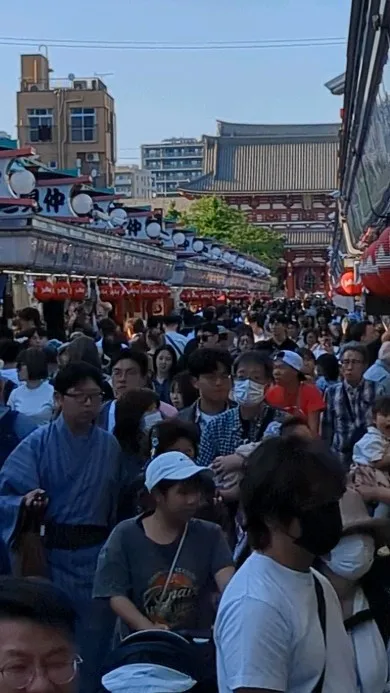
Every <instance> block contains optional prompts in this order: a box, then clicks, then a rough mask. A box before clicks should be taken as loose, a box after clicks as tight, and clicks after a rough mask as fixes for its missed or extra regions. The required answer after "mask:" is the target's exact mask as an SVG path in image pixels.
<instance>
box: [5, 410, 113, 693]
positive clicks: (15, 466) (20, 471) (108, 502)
mask: <svg viewBox="0 0 390 693" xmlns="http://www.w3.org/2000/svg"><path fill="white" fill-rule="evenodd" d="M120 484H121V463H120V447H119V445H118V443H117V441H116V439H115V438H114V437H113V436H112V435H111V434H110V433H107V432H106V431H103V430H102V429H101V428H99V427H98V426H91V427H90V430H89V432H88V434H87V435H82V436H74V435H73V434H72V433H71V431H70V430H69V428H68V426H67V424H66V422H65V420H64V418H63V416H62V415H60V416H59V417H58V419H56V420H55V421H54V422H52V423H50V424H48V425H46V426H42V427H41V428H39V429H37V430H36V431H34V432H33V433H31V434H30V435H29V436H28V437H27V438H25V439H24V440H23V441H22V442H21V443H20V444H19V445H18V446H17V448H16V449H15V450H14V451H13V452H12V453H11V454H10V455H9V457H8V458H7V460H6V461H5V463H4V466H3V468H2V470H1V472H0V514H1V537H2V539H3V541H4V542H5V544H6V545H7V546H8V548H9V549H10V548H12V540H13V537H14V533H15V529H16V524H17V521H18V517H19V512H20V508H21V505H22V502H23V497H24V496H25V495H26V493H28V492H29V491H32V490H34V489H37V488H42V489H43V490H44V491H45V492H46V494H47V497H48V499H49V504H48V507H47V510H46V513H45V522H46V540H45V541H46V556H47V562H48V570H49V578H50V579H51V580H52V581H53V583H54V584H55V585H57V586H58V587H59V588H61V589H63V590H64V591H65V592H66V593H67V594H68V595H69V597H70V599H71V600H72V602H73V604H74V606H75V608H76V610H77V612H78V615H79V625H78V633H77V642H78V646H79V651H80V654H81V656H82V658H83V660H84V665H83V667H82V672H81V675H82V681H83V679H84V674H85V679H86V681H85V684H84V685H83V686H82V689H81V690H83V693H85V692H86V691H87V692H88V691H93V690H94V689H93V687H92V678H93V672H94V670H98V664H97V662H98V661H99V659H100V661H101V658H104V655H105V654H106V653H105V652H101V651H100V649H99V648H100V647H103V645H100V643H101V641H102V638H103V640H104V639H105V637H106V636H107V634H108V633H109V624H108V618H109V615H108V611H107V613H106V614H105V613H103V605H102V604H99V602H93V601H92V585H93V580H94V575H95V570H96V564H97V558H98V555H99V552H100V549H101V548H102V546H103V544H104V542H105V540H106V538H107V537H108V535H109V533H110V531H111V529H112V528H113V527H114V525H115V522H116V511H117V500H118V495H119V490H120ZM70 547H71V548H70ZM110 625H111V624H110ZM104 647H105V646H104ZM97 658H99V659H97Z"/></svg>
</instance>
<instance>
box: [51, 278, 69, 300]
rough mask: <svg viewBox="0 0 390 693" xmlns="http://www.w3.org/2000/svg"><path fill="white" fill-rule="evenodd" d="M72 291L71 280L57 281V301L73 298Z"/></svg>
mask: <svg viewBox="0 0 390 693" xmlns="http://www.w3.org/2000/svg"><path fill="white" fill-rule="evenodd" d="M71 295H72V291H71V288H70V284H69V282H56V283H55V284H54V298H55V299H56V301H66V300H67V299H68V298H71Z"/></svg>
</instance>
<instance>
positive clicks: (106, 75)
mask: <svg viewBox="0 0 390 693" xmlns="http://www.w3.org/2000/svg"><path fill="white" fill-rule="evenodd" d="M114 74H115V73H114V72H94V73H93V76H94V77H101V78H102V77H113V75H114Z"/></svg>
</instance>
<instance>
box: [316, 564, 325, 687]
mask: <svg viewBox="0 0 390 693" xmlns="http://www.w3.org/2000/svg"><path fill="white" fill-rule="evenodd" d="M313 577H314V587H315V591H316V597H317V609H318V618H319V621H320V624H321V630H322V634H323V636H324V643H325V664H324V668H323V671H322V674H321V676H320V678H319V679H318V681H317V684H316V686H315V688H314V689H313V693H322V689H323V687H324V681H325V671H326V602H325V595H324V588H323V587H322V585H321V583H320V581H319V579H318V577H316V576H315V575H313Z"/></svg>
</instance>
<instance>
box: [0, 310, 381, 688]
mask: <svg viewBox="0 0 390 693" xmlns="http://www.w3.org/2000/svg"><path fill="white" fill-rule="evenodd" d="M111 309H112V306H110V305H109V304H108V305H107V304H102V305H101V306H100V316H99V315H97V316H95V319H94V320H89V321H86V320H81V318H80V315H82V314H83V313H82V310H81V309H80V310H79V311H78V313H77V315H78V318H77V316H76V317H75V318H74V319H73V320H72V321H70V322H69V325H68V329H67V334H66V335H63V334H58V335H48V334H47V331H46V329H45V325H44V324H43V322H42V319H41V315H40V312H39V311H38V310H37V309H36V308H25V309H23V310H22V311H20V313H19V315H18V317H17V320H16V321H15V325H14V326H13V328H12V329H11V328H9V327H7V326H5V325H2V326H0V360H1V369H0V401H1V404H0V573H1V574H2V576H3V577H2V578H0V693H10V692H11V691H15V690H34V691H36V692H37V693H48V692H49V691H54V690H61V691H63V692H64V693H68V691H69V690H70V688H69V686H73V685H76V682H79V683H78V685H79V686H80V688H79V690H80V691H81V692H82V693H99V691H100V690H108V691H112V693H114V691H130V690H133V687H134V688H137V686H138V688H137V690H141V688H140V687H139V686H140V683H139V680H138V679H137V677H136V675H135V673H134V671H133V670H131V672H132V676H135V681H136V685H131V684H130V683H128V682H127V683H126V682H125V679H124V676H125V673H124V672H123V667H117V669H115V671H114V672H112V671H111V672H107V667H106V669H105V671H106V674H105V676H104V677H103V685H104V689H101V685H102V684H101V679H102V675H103V671H104V666H103V663H104V662H105V661H106V660H107V657H108V656H109V654H110V653H112V652H116V648H118V647H121V645H120V643H121V642H123V641H124V642H126V638H127V637H128V636H129V635H130V636H131V634H135V633H139V632H141V631H150V632H152V631H159V632H161V633H162V634H163V635H162V636H161V637H166V638H169V637H171V634H173V633H176V634H177V633H190V632H198V633H199V632H202V633H205V632H207V633H210V632H211V630H213V639H214V643H215V651H216V671H217V677H218V687H219V691H220V692H221V693H230V692H231V691H239V693H244V692H245V691H246V690H247V689H248V690H249V689H251V690H255V691H257V692H258V693H269V692H274V691H276V692H280V693H313V692H315V693H331V692H334V691H343V692H345V693H358V692H359V693H385V692H386V691H390V661H389V658H388V655H387V651H388V644H389V638H390V598H389V596H388V595H389V594H390V592H389V587H390V579H389V577H388V575H390V573H389V567H390V550H389V548H388V544H389V542H390V532H389V530H390V331H388V330H387V329H386V326H385V325H384V323H383V322H382V321H380V320H377V319H369V318H367V317H366V316H364V315H363V314H362V312H361V311H359V310H357V309H356V310H355V312H354V313H352V314H348V313H347V311H345V310H342V309H340V308H336V307H335V306H333V305H332V304H330V303H329V302H327V301H325V300H324V299H318V298H314V297H312V298H310V297H309V298H307V299H305V300H304V301H298V300H296V301H290V300H285V299H283V300H278V301H268V302H262V301H257V302H256V303H254V304H253V305H250V306H248V305H233V306H225V305H223V306H208V307H206V308H204V309H203V310H202V311H200V312H199V313H197V314H195V313H194V312H192V311H191V310H189V308H186V307H184V306H182V307H181V308H180V309H179V310H178V311H177V313H171V314H169V315H166V316H165V317H163V318H160V317H157V316H152V317H150V318H149V319H148V320H147V321H143V320H141V319H139V320H137V321H133V322H132V323H131V325H130V326H127V327H126V329H125V330H121V329H120V327H119V326H118V325H117V324H116V322H115V320H114V319H113V318H112V317H111ZM77 320H78V321H77ZM49 336H50V338H49ZM389 545H390V544H389ZM13 640H14V642H13ZM53 643H54V645H53ZM53 646H56V647H57V646H58V647H57V649H54V654H53ZM212 647H213V648H214V645H213V646H212ZM15 652H16V654H15ZM143 661H144V665H145V661H146V660H143ZM152 664H154V665H155V664H156V662H155V660H153V659H152V660H151V661H149V660H148V666H151V665H152ZM166 668H168V669H172V663H171V666H168V667H166ZM149 673H150V672H149ZM181 674H182V675H183V676H184V677H185V679H186V683H182V685H183V686H184V687H183V688H180V687H178V686H180V684H178V682H177V681H176V683H175V684H174V687H173V688H172V690H175V691H177V692H178V693H179V691H180V690H183V691H184V690H189V689H190V688H191V687H192V686H193V685H195V681H194V680H193V678H194V676H193V675H192V678H191V677H190V679H191V680H192V681H193V684H191V685H190V683H189V679H188V675H189V671H188V670H186V671H182V672H181ZM144 676H146V674H145V671H144ZM152 679H153V677H152ZM145 680H146V679H145V678H144V679H143V682H144V683H145ZM34 681H35V684H34ZM45 681H46V684H45V685H46V687H45V685H43V684H44V682H45ZM148 681H149V679H148ZM37 682H38V683H37ZM39 682H43V683H42V685H41V687H39ZM33 684H34V685H33ZM148 685H149V684H148ZM172 685H173V684H172ZM31 686H33V687H32V688H31ZM34 686H35V687H34ZM50 686H51V687H50ZM158 686H160V687H158ZM175 686H176V687H175ZM145 690H146V688H145ZM147 690H148V691H150V692H151V693H153V690H156V693H161V691H162V690H164V691H167V692H168V691H170V690H171V688H169V681H166V682H165V686H164V687H163V688H161V682H160V683H159V684H158V685H157V688H155V689H154V688H153V687H152V684H151V683H150V686H149V687H148V688H147ZM199 690H200V689H199ZM209 690H210V693H211V690H212V689H209Z"/></svg>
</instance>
